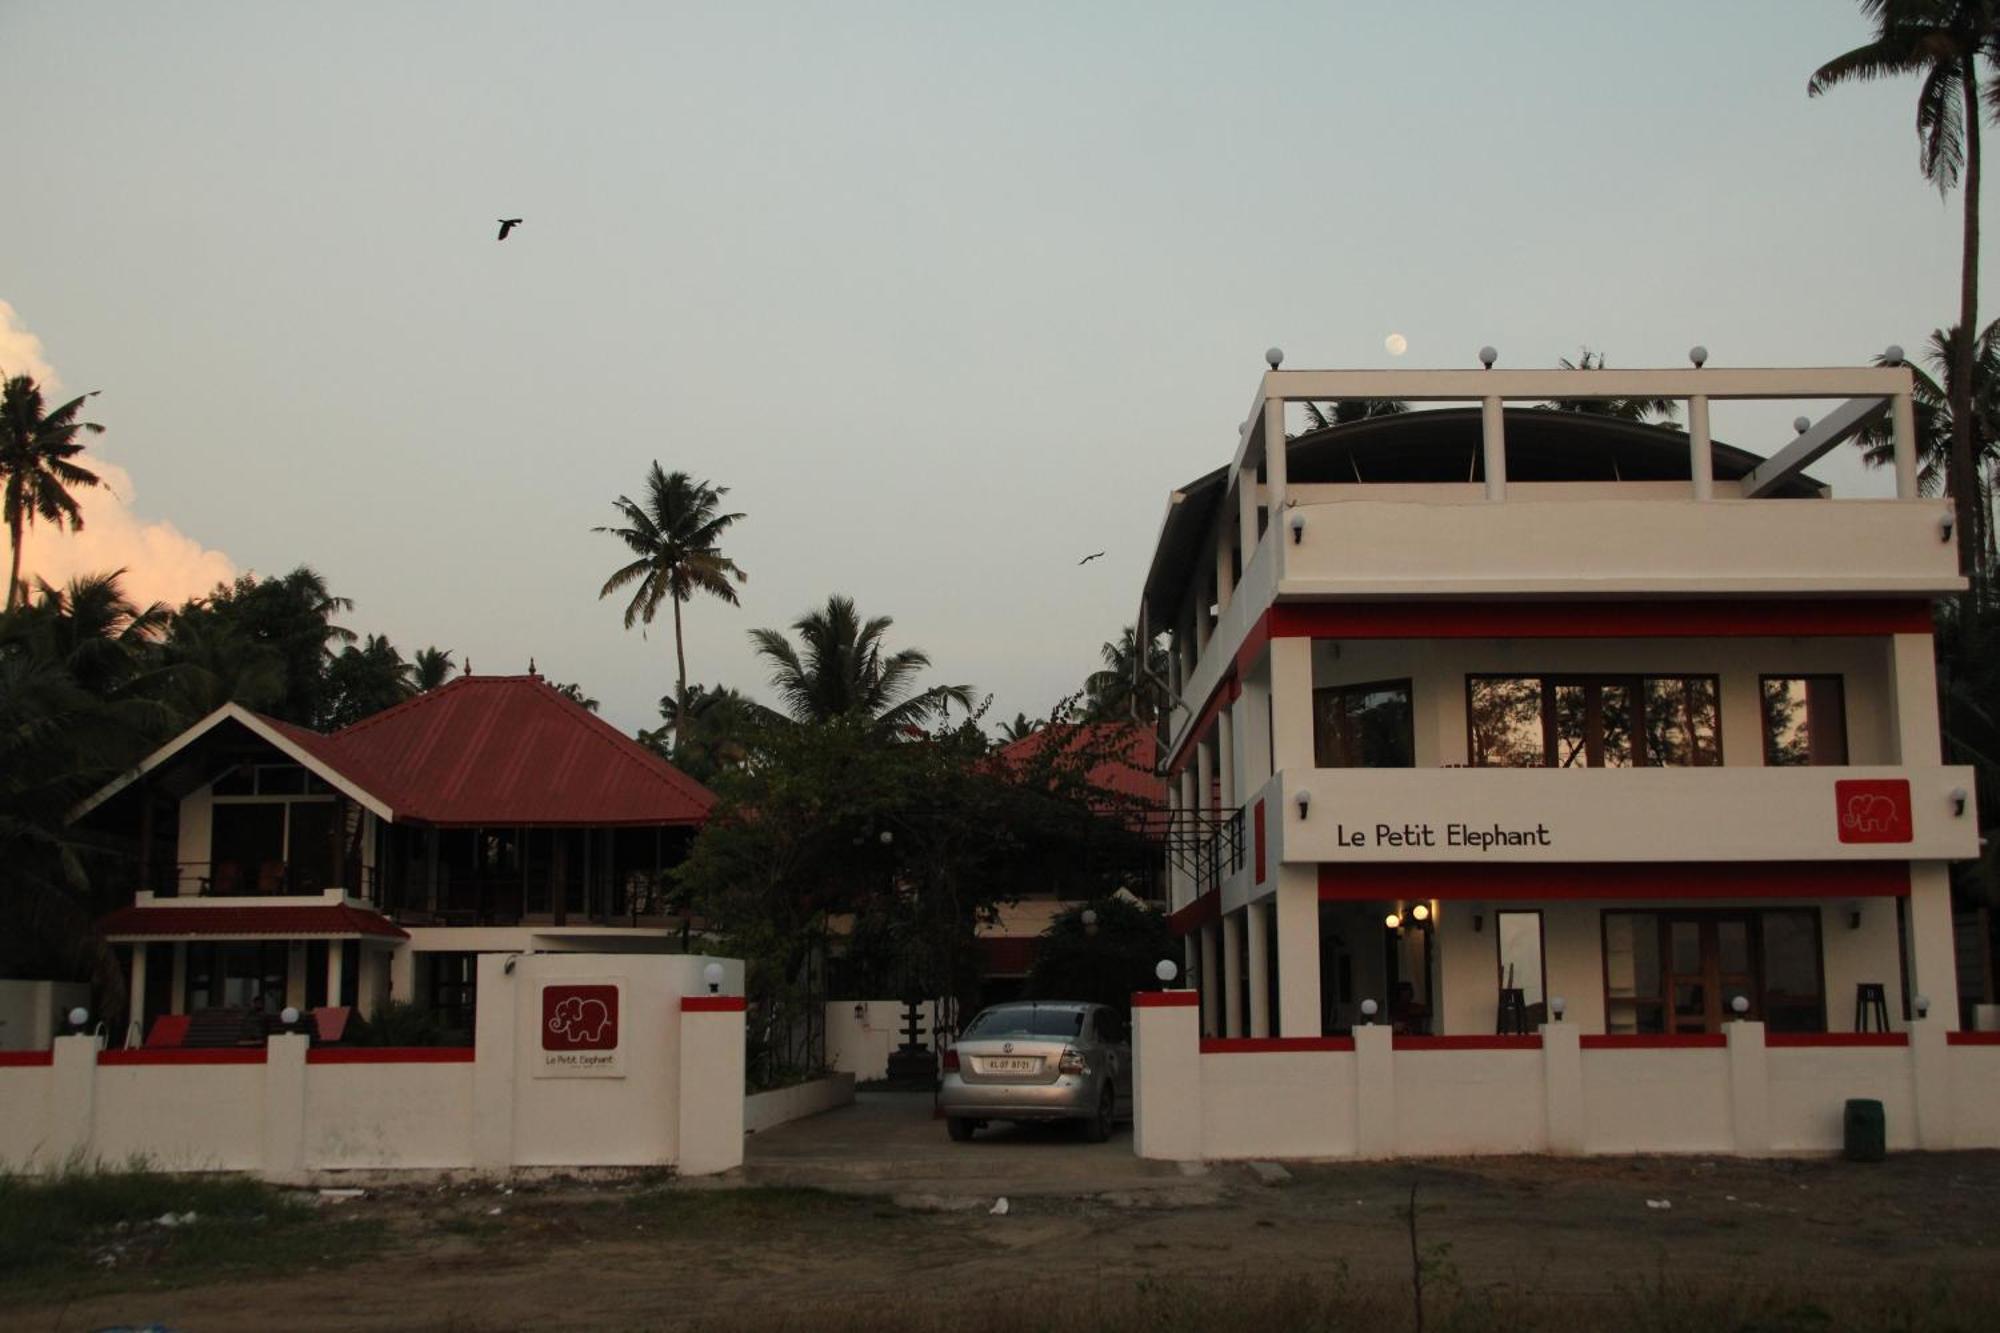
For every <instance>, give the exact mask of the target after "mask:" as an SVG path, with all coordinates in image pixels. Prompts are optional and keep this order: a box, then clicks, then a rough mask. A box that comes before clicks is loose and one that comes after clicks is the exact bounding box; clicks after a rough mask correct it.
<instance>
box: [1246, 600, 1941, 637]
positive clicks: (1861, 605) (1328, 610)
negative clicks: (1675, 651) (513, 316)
mask: <svg viewBox="0 0 2000 1333" xmlns="http://www.w3.org/2000/svg"><path fill="white" fill-rule="evenodd" d="M1268 614H1269V615H1270V617H1271V625H1270V631H1269V632H1270V636H1271V637H1272V638H1274V639H1298V638H1312V639H1724V638H1727V639H1744V638H1771V639H1797V638H1830V637H1847V636H1862V635H1877V634H1929V633H1930V632H1931V608H1930V603H1929V602H1927V601H1921V600H1915V599H1909V598H1896V599H1883V600H1829V601H1823V602H1822V601H1804V600H1796V599H1795V600H1788V601H1782V602H1780V601H1743V600H1740V599H1739V600H1726V601H1723V600H1718V601H1710V602H1693V601H1671V602H1670V601H1649V600H1645V599H1626V600H1623V601H1615V602H1422V601H1399V602H1334V603H1325V602H1321V603H1313V604H1297V603H1281V604H1279V605H1277V606H1274V607H1272V608H1271V610H1270V611H1269V612H1268Z"/></svg>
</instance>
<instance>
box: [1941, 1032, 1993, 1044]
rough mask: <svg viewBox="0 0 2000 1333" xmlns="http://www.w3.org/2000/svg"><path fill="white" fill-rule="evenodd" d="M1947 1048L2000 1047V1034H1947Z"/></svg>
mask: <svg viewBox="0 0 2000 1333" xmlns="http://www.w3.org/2000/svg"><path fill="white" fill-rule="evenodd" d="M1944 1044H1945V1045H1947V1046H2000V1032H1947V1033H1945V1034H1944Z"/></svg>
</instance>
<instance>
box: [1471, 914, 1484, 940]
mask: <svg viewBox="0 0 2000 1333" xmlns="http://www.w3.org/2000/svg"><path fill="white" fill-rule="evenodd" d="M1484 929H1486V913H1484V912H1474V913H1473V914H1472V933H1473V934H1475V935H1477V934H1478V933H1479V932H1480V931H1482V930H1484Z"/></svg>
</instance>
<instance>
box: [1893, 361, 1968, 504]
mask: <svg viewBox="0 0 2000 1333" xmlns="http://www.w3.org/2000/svg"><path fill="white" fill-rule="evenodd" d="M1889 413H1890V420H1891V423H1892V426H1893V429H1894V431H1895V451H1896V498H1897V499H1898V500H1914V499H1916V498H1917V405H1916V402H1915V400H1914V399H1912V398H1911V397H1910V395H1909V394H1906V393H1899V394H1897V395H1896V397H1895V400H1894V401H1893V402H1892V403H1891V404H1890V409H1889ZM1958 539H1959V540H1960V541H1970V540H1971V539H1972V534H1971V533H1969V532H1967V533H1960V534H1959V538H1958Z"/></svg>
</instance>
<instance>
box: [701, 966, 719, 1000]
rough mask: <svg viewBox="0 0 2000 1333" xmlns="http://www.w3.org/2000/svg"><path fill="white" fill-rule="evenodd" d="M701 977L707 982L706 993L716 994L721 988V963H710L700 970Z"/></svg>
mask: <svg viewBox="0 0 2000 1333" xmlns="http://www.w3.org/2000/svg"><path fill="white" fill-rule="evenodd" d="M701 979H702V980H703V981H705V982H707V983H708V993H709V994H710V995H714V994H717V993H718V992H720V991H721V990H722V964H720V963H710V964H709V965H708V966H707V967H704V968H703V969H702V970H701Z"/></svg>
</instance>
